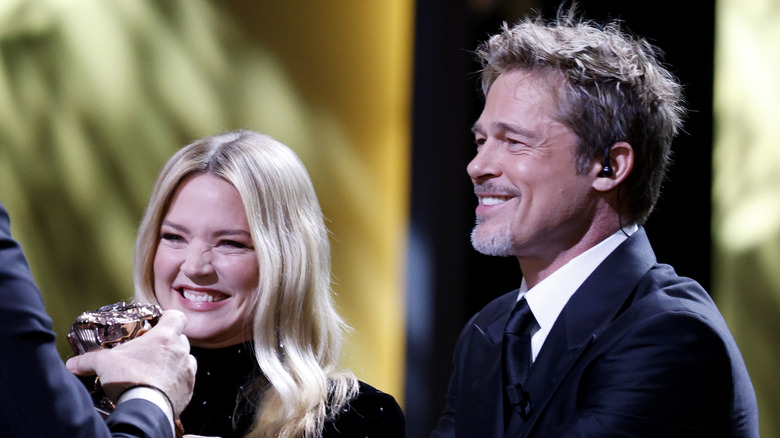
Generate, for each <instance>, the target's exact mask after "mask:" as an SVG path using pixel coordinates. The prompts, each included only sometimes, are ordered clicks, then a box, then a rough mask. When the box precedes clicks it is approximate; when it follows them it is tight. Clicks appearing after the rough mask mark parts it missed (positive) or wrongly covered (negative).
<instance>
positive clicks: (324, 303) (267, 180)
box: [133, 131, 358, 437]
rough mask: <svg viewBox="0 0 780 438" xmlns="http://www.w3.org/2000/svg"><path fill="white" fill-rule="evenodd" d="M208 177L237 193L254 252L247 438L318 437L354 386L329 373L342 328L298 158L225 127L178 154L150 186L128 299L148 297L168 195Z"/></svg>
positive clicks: (315, 208)
mask: <svg viewBox="0 0 780 438" xmlns="http://www.w3.org/2000/svg"><path fill="white" fill-rule="evenodd" d="M197 173H209V174H213V175H216V176H219V177H221V178H223V179H225V180H226V181H228V182H230V183H231V184H232V185H233V186H234V187H235V188H236V189H237V190H238V193H239V194H240V196H241V199H242V201H243V203H244V209H245V211H246V214H247V221H248V223H249V227H250V231H251V234H252V240H253V242H254V245H255V250H256V252H257V259H258V265H259V271H260V272H259V282H258V287H257V293H256V294H255V295H254V297H253V300H254V302H253V307H252V308H253V309H254V323H253V327H252V332H253V335H254V336H253V339H254V345H255V358H256V360H257V363H258V365H259V367H260V370H261V371H262V373H263V376H264V378H265V379H266V380H267V384H264V385H262V387H261V385H259V384H258V385H256V388H257V389H258V391H261V392H258V393H256V394H254V396H256V398H257V400H253V402H256V404H249V405H254V406H256V408H257V412H256V413H255V422H254V424H253V426H252V429H251V431H250V432H249V434H248V435H247V436H248V437H319V436H320V435H321V432H322V429H323V426H324V423H325V421H326V419H328V418H329V417H330V416H333V415H335V414H337V413H338V412H340V411H341V410H342V409H343V408H344V407H345V406H346V404H347V402H348V401H349V400H350V399H351V398H353V397H354V396H355V395H356V393H357V390H358V383H357V379H356V378H355V376H354V375H353V374H352V373H350V372H346V371H339V370H338V367H337V362H338V357H339V354H340V352H341V344H342V336H343V331H344V330H345V329H346V326H345V324H344V322H343V320H342V319H341V317H340V316H339V315H338V313H337V312H336V309H335V305H334V302H333V296H332V295H333V294H332V290H331V271H330V243H329V238H328V231H327V228H326V226H325V222H324V219H323V215H322V210H321V208H320V205H319V202H318V200H317V196H316V194H315V192H314V187H313V185H312V182H311V179H310V178H309V174H308V173H307V171H306V168H305V167H304V165H303V163H302V162H301V161H300V159H299V158H298V156H297V155H296V154H295V153H294V152H293V151H292V150H290V149H289V148H288V147H287V146H285V145H283V144H281V143H279V142H278V141H276V140H274V139H272V138H271V137H268V136H266V135H262V134H259V133H256V132H253V131H237V132H229V133H225V134H221V135H217V136H214V137H209V138H205V139H202V140H198V141H196V142H194V143H192V144H190V145H188V146H186V147H184V148H182V149H181V150H179V151H178V152H177V153H176V154H175V155H174V156H173V157H172V158H171V159H170V160H169V161H168V163H167V164H166V165H165V166H164V167H163V169H162V171H161V172H160V174H159V176H158V178H157V181H156V182H155V185H154V189H153V191H152V195H151V199H150V201H149V205H148V207H147V210H146V213H145V214H144V217H143V220H142V222H141V225H140V228H139V230H138V238H137V241H136V247H135V259H134V269H133V274H134V281H135V295H136V300H137V301H140V302H150V303H157V299H156V297H155V293H154V272H153V264H154V257H155V253H156V251H157V245H158V243H159V241H160V236H159V233H160V225H161V223H162V220H163V218H164V216H165V214H166V212H167V210H168V207H169V205H170V201H171V197H172V195H173V193H174V191H175V190H176V188H177V186H178V185H179V184H180V183H181V181H182V180H183V179H184V178H186V177H187V176H189V175H192V174H197Z"/></svg>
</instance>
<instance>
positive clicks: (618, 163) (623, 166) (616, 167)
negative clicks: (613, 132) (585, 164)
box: [590, 141, 634, 192]
mask: <svg viewBox="0 0 780 438" xmlns="http://www.w3.org/2000/svg"><path fill="white" fill-rule="evenodd" d="M606 164H609V167H610V168H611V169H612V172H603V170H604V168H605V167H606ZM633 168H634V148H633V147H631V145H630V144H628V143H626V142H624V141H619V142H617V143H615V144H613V145H612V146H611V147H610V148H609V163H606V157H604V158H603V159H601V160H593V164H592V165H591V170H590V174H591V175H593V176H594V178H593V188H594V189H596V190H598V191H600V192H608V191H610V190H612V189H614V188H615V187H617V186H619V185H620V183H622V182H623V181H625V180H626V178H628V175H629V174H630V173H631V170H632V169H633Z"/></svg>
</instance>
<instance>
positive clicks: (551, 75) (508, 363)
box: [433, 12, 758, 438]
mask: <svg viewBox="0 0 780 438" xmlns="http://www.w3.org/2000/svg"><path fill="white" fill-rule="evenodd" d="M477 54H478V56H479V57H480V59H481V61H482V65H483V71H482V84H483V92H484V93H485V95H486V101H485V106H484V110H483V112H482V114H481V115H480V117H479V119H478V120H477V122H476V123H475V125H474V127H473V131H474V135H475V138H476V144H477V154H476V156H475V157H474V159H473V160H472V162H471V163H470V164H469V165H468V169H467V170H468V174H469V176H470V177H471V180H472V182H473V184H474V191H475V193H476V195H477V198H478V199H479V205H478V207H477V209H476V215H477V225H476V227H475V228H474V230H473V233H472V243H473V245H474V247H475V248H476V249H477V250H478V251H480V252H482V253H485V254H489V255H497V256H510V255H511V256H514V257H516V258H517V260H518V261H519V263H520V268H521V270H522V273H523V279H522V282H521V287H520V289H519V290H517V291H513V292H510V293H508V294H506V295H504V296H502V297H500V298H498V299H496V300H494V301H493V302H491V303H489V304H488V305H487V306H486V307H485V308H484V309H482V310H481V311H480V312H479V313H478V314H477V315H475V316H474V317H473V318H472V319H471V321H469V323H468V324H467V325H466V327H465V328H464V329H463V331H462V333H461V336H460V338H459V340H458V344H457V347H456V352H455V359H454V362H455V370H454V373H453V375H452V379H451V382H450V389H449V394H448V396H447V406H446V409H445V412H444V415H443V417H442V418H441V419H440V421H439V424H438V427H437V429H436V430H435V431H434V433H433V436H434V437H452V436H456V437H500V436H506V437H510V436H511V437H564V436H565V437H569V436H572V437H574V436H577V437H585V436H593V437H611V436H631V437H708V438H711V437H757V436H758V420H757V407H756V399H755V394H754V391H753V388H752V385H751V382H750V379H749V377H748V374H747V371H746V368H745V364H744V362H743V360H742V358H741V355H740V353H739V350H738V349H737V346H736V344H735V342H734V340H733V338H732V336H731V334H730V333H729V330H728V328H727V326H726V324H725V322H724V320H723V318H722V317H721V315H720V314H719V312H718V310H717V308H716V306H715V304H714V303H713V302H712V300H711V299H710V297H709V296H708V294H707V293H706V291H704V290H703V289H702V287H701V286H700V285H699V284H698V283H696V282H694V281H693V280H690V279H687V278H681V277H678V276H677V275H676V274H675V272H674V270H673V269H672V268H671V267H670V266H667V265H661V264H657V263H656V260H655V255H654V254H653V251H652V248H651V247H650V244H649V241H648V238H647V236H646V234H645V231H644V229H643V228H642V224H643V223H644V222H645V221H646V219H647V217H648V215H649V214H650V212H651V210H652V208H653V206H654V204H655V202H656V200H657V199H658V195H659V190H660V185H661V181H662V179H663V176H664V172H665V169H666V166H667V163H668V160H669V148H670V144H671V142H672V139H673V138H674V137H675V135H676V134H677V132H678V130H679V129H680V126H681V118H682V116H683V113H684V110H683V108H682V106H681V89H680V86H679V84H678V83H677V81H676V80H675V79H674V78H673V76H672V75H671V74H670V73H669V72H668V71H667V70H666V69H665V68H664V67H663V66H662V65H661V64H660V62H659V60H658V59H657V58H658V57H657V54H656V52H655V49H654V48H653V47H651V46H650V45H649V44H647V43H646V42H645V41H643V40H638V39H634V38H633V37H631V36H629V35H627V34H626V33H624V32H622V31H621V29H620V28H619V26H618V25H617V24H615V23H612V24H609V25H607V26H604V27H599V26H596V25H593V24H592V23H588V22H585V21H583V20H579V19H577V18H575V16H574V14H573V13H572V12H566V13H562V14H561V15H560V16H559V17H558V19H557V20H556V21H554V22H543V21H542V20H540V19H527V20H524V21H522V22H520V23H519V24H517V25H516V26H514V27H512V28H509V27H507V26H504V28H503V29H502V31H501V32H500V33H499V34H497V35H495V36H493V37H492V38H490V40H489V41H487V42H486V43H484V44H482V45H481V46H480V48H479V49H478V51H477ZM514 308H517V309H518V310H516V311H514V312H513V309H514ZM514 315H522V316H520V317H517V318H516V317H515V316H514ZM516 320H517V321H518V322H515V321H516ZM505 331H506V332H507V333H505ZM514 339H517V340H518V341H515V340H514Z"/></svg>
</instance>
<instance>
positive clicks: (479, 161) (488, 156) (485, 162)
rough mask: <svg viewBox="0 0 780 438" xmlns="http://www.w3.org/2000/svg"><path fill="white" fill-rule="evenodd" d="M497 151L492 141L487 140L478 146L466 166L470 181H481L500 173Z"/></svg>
mask: <svg viewBox="0 0 780 438" xmlns="http://www.w3.org/2000/svg"><path fill="white" fill-rule="evenodd" d="M497 151H498V150H497V148H496V147H495V145H494V144H493V142H491V141H489V140H486V141H485V143H483V144H482V145H481V146H480V147H479V149H478V150H477V155H476V156H474V158H473V159H472V160H471V162H470V163H469V164H468V166H467V167H466V172H468V174H469V177H471V180H472V181H481V180H485V179H487V178H492V177H496V176H499V175H500V174H501V162H500V159H499V157H498V154H497Z"/></svg>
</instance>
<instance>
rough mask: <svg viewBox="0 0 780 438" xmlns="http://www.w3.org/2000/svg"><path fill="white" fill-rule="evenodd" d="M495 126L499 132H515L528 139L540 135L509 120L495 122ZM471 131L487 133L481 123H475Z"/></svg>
mask: <svg viewBox="0 0 780 438" xmlns="http://www.w3.org/2000/svg"><path fill="white" fill-rule="evenodd" d="M493 126H494V127H495V128H496V131H499V132H511V133H513V134H518V135H522V136H524V137H526V138H528V139H535V138H537V137H538V135H537V134H536V133H535V132H533V131H531V130H529V129H525V128H523V127H521V126H519V125H515V124H513V123H507V122H496V123H493ZM471 132H473V133H474V134H483V135H484V134H485V128H484V127H483V126H482V125H481V124H480V123H479V122H477V123H474V126H472V127H471Z"/></svg>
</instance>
